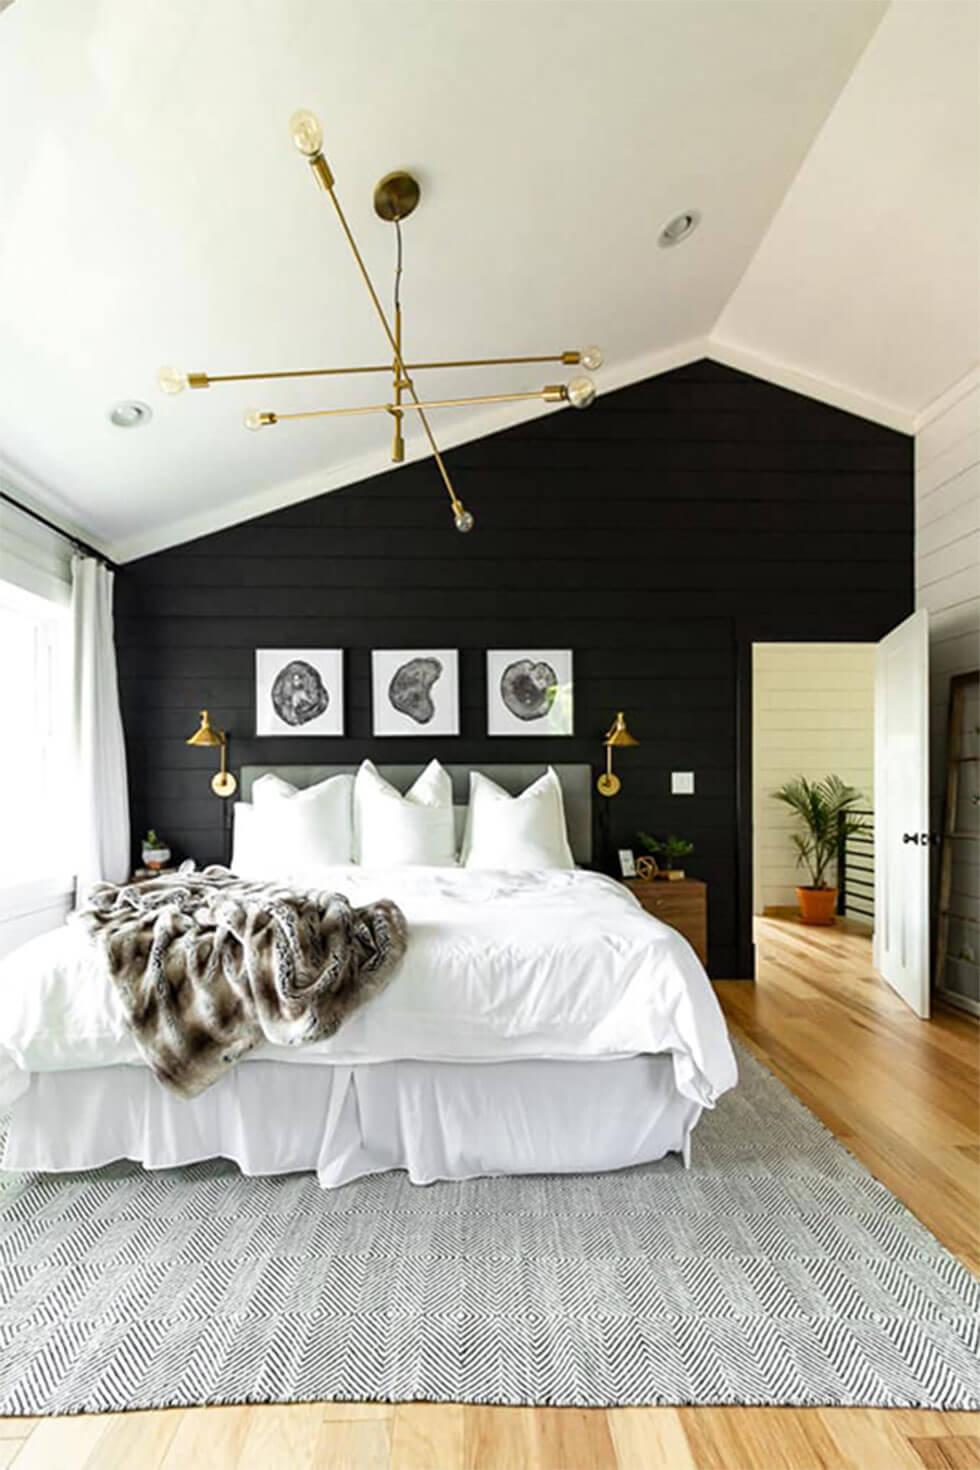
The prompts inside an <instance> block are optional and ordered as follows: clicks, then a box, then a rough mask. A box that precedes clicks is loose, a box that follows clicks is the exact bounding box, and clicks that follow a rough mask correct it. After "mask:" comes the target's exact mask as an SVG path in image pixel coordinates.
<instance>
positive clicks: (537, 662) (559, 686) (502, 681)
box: [487, 648, 575, 736]
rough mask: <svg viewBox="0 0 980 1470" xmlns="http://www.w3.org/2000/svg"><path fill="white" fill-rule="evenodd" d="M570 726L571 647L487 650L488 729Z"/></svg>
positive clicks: (564, 731) (537, 731)
mask: <svg viewBox="0 0 980 1470" xmlns="http://www.w3.org/2000/svg"><path fill="white" fill-rule="evenodd" d="M552 691H553V692H552ZM574 731H575V716H574V699H573V678H572V652H571V649H569V648H491V649H489V650H488V651H487V734H488V735H524V736H528V735H552V736H554V735H572V734H574Z"/></svg>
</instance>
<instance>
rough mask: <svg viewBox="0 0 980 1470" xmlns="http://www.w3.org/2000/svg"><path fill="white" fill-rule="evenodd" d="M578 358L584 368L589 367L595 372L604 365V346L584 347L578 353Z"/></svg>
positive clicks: (591, 371)
mask: <svg viewBox="0 0 980 1470" xmlns="http://www.w3.org/2000/svg"><path fill="white" fill-rule="evenodd" d="M578 360H579V362H580V363H581V364H582V366H583V367H584V368H588V370H589V372H590V373H594V372H595V370H596V369H597V368H601V367H602V348H601V347H583V348H582V351H581V352H580V353H579V355H578Z"/></svg>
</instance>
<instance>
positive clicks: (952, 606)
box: [915, 373, 980, 988]
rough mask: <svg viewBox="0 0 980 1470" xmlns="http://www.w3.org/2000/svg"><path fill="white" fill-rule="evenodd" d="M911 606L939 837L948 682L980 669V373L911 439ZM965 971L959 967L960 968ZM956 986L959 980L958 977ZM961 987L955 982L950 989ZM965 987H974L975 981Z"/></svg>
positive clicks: (968, 864)
mask: <svg viewBox="0 0 980 1470" xmlns="http://www.w3.org/2000/svg"><path fill="white" fill-rule="evenodd" d="M915 600H916V606H917V607H924V608H928V610H929V663H930V698H929V723H930V732H931V736H930V779H929V791H930V797H931V805H932V825H933V829H934V830H938V828H939V825H940V822H941V820H942V803H943V794H944V790H945V782H946V728H947V724H948V718H949V681H950V678H951V676H952V675H953V674H962V673H968V672H969V671H970V670H971V669H976V668H978V667H980V374H978V373H974V374H972V375H971V377H970V378H969V379H966V380H964V382H963V383H961V384H960V385H959V387H958V388H954V389H953V390H952V391H951V392H950V393H948V394H946V395H945V398H944V400H943V403H942V404H941V405H940V406H939V411H938V412H935V413H934V414H931V415H929V416H927V422H926V423H925V424H924V426H923V427H922V428H921V429H920V431H919V433H918V434H917V435H916V439H915ZM970 848H971V851H970V853H969V854H967V853H966V852H964V853H962V854H960V857H961V858H962V859H965V861H961V862H960V863H959V864H958V872H957V886H958V888H959V889H960V890H962V889H963V887H964V884H965V885H966V887H967V888H968V889H969V890H970V891H969V892H967V893H964V892H962V891H960V892H959V902H960V903H961V904H965V905H966V906H967V907H969V906H971V905H972V908H973V910H974V912H980V865H978V863H977V861H976V848H975V845H974V844H971V845H970ZM961 968H962V967H961ZM959 978H960V980H961V979H962V975H960V977H959ZM951 983H952V984H954V985H958V984H959V980H957V979H956V978H955V977H954V979H953V980H952V982H951ZM970 988H975V976H974V977H973V981H972V983H971V986H970Z"/></svg>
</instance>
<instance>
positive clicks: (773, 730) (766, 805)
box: [752, 643, 875, 913]
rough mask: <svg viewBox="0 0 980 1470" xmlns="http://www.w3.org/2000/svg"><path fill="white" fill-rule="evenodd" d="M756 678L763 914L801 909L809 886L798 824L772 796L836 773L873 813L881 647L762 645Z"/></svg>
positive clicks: (757, 853)
mask: <svg viewBox="0 0 980 1470" xmlns="http://www.w3.org/2000/svg"><path fill="white" fill-rule="evenodd" d="M752 652H753V678H752V727H753V738H752V765H753V774H752V790H753V797H752V805H753V847H754V868H755V912H756V913H762V912H763V910H764V909H765V908H767V907H770V906H773V905H779V906H784V905H794V904H795V903H796V892H795V889H796V885H797V884H798V883H800V882H805V881H806V879H805V877H804V876H803V870H802V869H800V868H798V867H797V866H796V851H795V849H794V847H793V845H792V842H791V840H790V834H791V832H792V831H793V830H794V827H795V822H794V819H793V815H792V813H791V812H790V810H789V808H788V807H785V806H783V804H782V803H781V802H778V801H774V800H773V796H772V793H773V792H774V791H775V790H776V789H777V788H778V787H780V786H781V785H782V784H783V782H784V781H787V780H789V779H790V778H791V777H793V776H806V777H807V778H808V779H810V780H815V779H820V778H821V777H823V776H826V775H829V774H830V773H831V772H835V773H836V774H837V775H838V776H840V777H841V778H842V780H844V781H847V782H849V783H850V784H851V785H852V786H856V787H857V788H858V790H859V791H861V792H862V793H863V794H864V795H865V796H866V797H867V801H866V803H865V804H866V806H867V807H868V808H871V807H872V805H873V782H874V660H875V645H874V644H873V643H756V644H755V645H754V646H753V651H752Z"/></svg>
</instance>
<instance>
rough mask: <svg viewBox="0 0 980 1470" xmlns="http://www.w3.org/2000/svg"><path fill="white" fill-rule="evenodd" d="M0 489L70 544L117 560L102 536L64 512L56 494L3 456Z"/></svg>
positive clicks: (0, 466)
mask: <svg viewBox="0 0 980 1470" xmlns="http://www.w3.org/2000/svg"><path fill="white" fill-rule="evenodd" d="M0 490H5V491H6V492H7V494H8V495H12V496H13V497H14V499H15V500H19V501H20V503H21V505H23V506H25V507H26V508H27V509H28V510H36V511H37V513H38V515H40V516H44V518H45V520H48V521H50V522H51V524H52V525H53V526H57V527H58V529H59V531H61V532H62V533H63V534H64V535H65V536H66V537H67V538H68V539H69V540H70V541H85V542H87V544H88V545H89V546H91V547H92V548H93V549H94V550H95V551H99V552H101V553H102V555H103V556H104V557H107V558H108V560H109V561H116V560H117V557H116V555H115V553H114V551H113V550H112V548H111V547H110V546H109V544H108V543H107V542H106V541H105V540H104V539H103V538H102V537H101V536H96V535H95V534H94V533H93V532H92V531H90V530H88V529H87V528H86V527H85V526H83V525H82V523H81V522H80V521H77V520H75V519H73V517H72V516H71V515H70V514H69V513H68V512H67V511H66V510H65V509H64V502H63V500H62V499H61V497H60V496H59V495H58V494H57V493H56V492H55V491H53V490H51V489H49V488H48V486H47V485H43V484H42V483H41V481H40V480H38V479H36V478H35V476H33V475H29V474H28V473H27V471H26V470H25V469H24V468H23V466H22V465H15V464H13V463H12V462H11V461H10V460H9V459H7V458H6V457H4V458H2V459H0Z"/></svg>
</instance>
